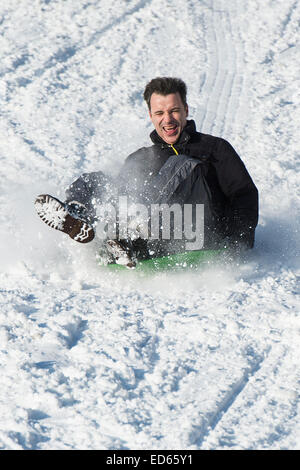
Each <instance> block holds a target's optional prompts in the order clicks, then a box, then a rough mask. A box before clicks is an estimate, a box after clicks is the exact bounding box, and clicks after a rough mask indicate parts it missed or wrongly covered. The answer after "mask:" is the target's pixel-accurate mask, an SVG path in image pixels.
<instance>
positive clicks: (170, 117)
mask: <svg viewBox="0 0 300 470" xmlns="http://www.w3.org/2000/svg"><path fill="white" fill-rule="evenodd" d="M172 121H173V115H172V113H166V114H165V122H166V123H168V122H172Z"/></svg>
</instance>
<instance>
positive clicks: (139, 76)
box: [0, 0, 300, 449]
mask: <svg viewBox="0 0 300 470" xmlns="http://www.w3.org/2000/svg"><path fill="white" fill-rule="evenodd" d="M299 21H300V4H299V2H298V1H297V0H273V1H268V0H265V1H259V0H227V1H225V0H205V1H204V0H203V1H202V0H176V1H171V0H163V1H160V0H128V1H120V0H89V1H83V0H64V1H63V0H34V1H32V0H22V2H20V1H19V0H9V1H8V2H1V5H0V51H1V61H0V77H1V80H0V99H1V108H0V133H1V139H0V159H1V165H0V172H1V180H0V181H1V188H0V200H1V212H0V221H1V224H0V240H1V244H0V246H1V258H0V260H1V268H0V278H1V290H0V301H1V309H0V367H1V373H0V380H1V386H0V448H3V449H176V448H177V449H299V448H300V424H299V417H300V409H299V404H300V396H299V379H300V366H299V347H300V341H299V335H300V316H299V297H298V294H299V251H300V250H299V208H300V202H299V201H300V199H299V172H298V170H299V156H300V146H299V122H300V106H299V105H300V99H299V98H300V92H299V85H300V82H299V69H300V39H299V24H300V23H299ZM157 75H170V76H179V77H181V78H182V79H184V80H185V81H186V83H187V85H188V98H189V100H188V101H189V105H190V116H191V117H192V118H194V119H195V120H196V122H197V126H198V129H199V130H202V131H203V132H206V133H212V134H215V135H219V136H221V137H224V138H225V139H227V140H229V141H230V142H231V143H232V145H233V146H234V147H235V148H236V150H237V151H238V153H239V154H240V155H241V157H242V159H243V160H244V162H245V163H246V166H247V168H248V169H249V171H250V173H251V175H252V177H253V179H254V181H255V183H256V185H257V186H258V189H259V192H260V208H261V215H260V222H259V227H258V229H257V241H256V247H255V249H254V250H253V252H251V253H250V254H249V255H247V257H246V258H245V259H244V260H242V261H241V262H240V263H233V262H232V263H231V264H230V263H228V264H226V265H219V266H212V267H209V268H206V269H203V270H200V271H198V272H190V273H174V274H160V275H156V276H153V277H151V278H141V277H140V276H137V274H135V273H132V272H130V273H126V275H123V274H122V275H121V274H116V273H111V274H110V275H108V274H107V273H106V272H103V271H101V270H100V269H99V268H98V267H97V265H96V262H95V252H96V251H97V241H93V242H92V243H91V244H89V245H87V246H78V245H77V244H76V243H75V242H73V241H72V240H71V239H69V238H68V237H66V236H64V235H62V234H61V233H58V232H55V231H52V230H50V229H49V228H48V227H47V226H46V225H43V224H42V223H41V221H40V220H39V219H38V218H37V216H36V214H35V213H34V209H33V204H32V203H33V200H34V198H35V196H36V195H37V194H40V193H44V192H49V193H51V194H53V195H56V196H59V197H63V194H64V188H65V187H66V186H67V185H68V184H69V183H70V182H71V181H73V180H74V179H75V178H77V177H78V176H79V175H80V174H81V173H82V172H85V171H94V170H98V169H103V170H105V171H108V172H111V173H114V172H115V171H116V170H118V169H119V167H120V165H121V163H122V162H123V160H124V159H125V157H126V156H127V155H128V154H129V153H130V152H132V151H134V150H136V149H137V148H139V147H141V146H143V145H148V143H149V138H148V135H149V132H150V130H151V125H150V123H149V120H148V118H147V110H146V107H145V105H144V103H143V101H142V92H143V89H144V86H145V84H146V82H147V81H148V80H150V79H151V78H153V77H154V76H157Z"/></svg>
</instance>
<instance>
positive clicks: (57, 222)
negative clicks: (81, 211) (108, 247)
mask: <svg viewBox="0 0 300 470" xmlns="http://www.w3.org/2000/svg"><path fill="white" fill-rule="evenodd" d="M34 205H35V209H36V211H37V213H38V215H39V216H40V218H41V219H42V221H43V222H45V223H46V224H47V225H49V227H52V228H54V229H55V230H60V231H61V232H64V233H67V234H68V235H69V236H70V237H71V238H72V239H73V240H75V241H76V242H79V243H88V242H90V241H92V240H93V238H94V236H95V232H94V229H93V227H92V225H91V224H90V223H88V222H87V221H86V220H83V219H81V218H79V217H78V215H76V211H75V210H72V208H70V207H69V206H68V204H66V203H64V202H61V201H59V200H58V199H56V198H55V197H53V196H50V195H49V194H41V195H40V196H38V197H37V198H36V200H35V203H34ZM76 205H77V206H81V207H84V206H82V204H80V203H76V204H75V206H76Z"/></svg>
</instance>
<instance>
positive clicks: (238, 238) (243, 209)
mask: <svg viewBox="0 0 300 470" xmlns="http://www.w3.org/2000/svg"><path fill="white" fill-rule="evenodd" d="M213 162H214V166H215V169H216V173H217V178H218V181H219V185H220V187H221V189H222V191H223V193H224V194H225V196H226V198H227V201H228V202H227V220H228V227H227V237H228V240H229V244H230V246H232V247H238V248H239V247H246V248H252V247H253V245H254V235H255V228H256V226H257V223H258V190H257V188H256V186H255V184H254V183H253V181H252V178H251V177H250V175H249V173H248V171H247V169H246V167H245V165H244V163H243V162H242V160H241V159H240V157H239V156H238V154H237V153H236V151H235V150H234V148H233V147H232V146H231V145H230V144H229V142H227V141H226V140H224V139H219V142H218V144H217V146H216V148H215V150H214V152H213Z"/></svg>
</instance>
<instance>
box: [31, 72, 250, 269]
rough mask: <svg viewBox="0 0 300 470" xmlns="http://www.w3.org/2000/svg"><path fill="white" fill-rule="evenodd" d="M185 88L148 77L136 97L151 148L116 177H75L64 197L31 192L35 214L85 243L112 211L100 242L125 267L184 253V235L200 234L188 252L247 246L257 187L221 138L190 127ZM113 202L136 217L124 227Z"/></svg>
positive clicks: (137, 155)
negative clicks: (143, 107) (142, 105)
mask: <svg viewBox="0 0 300 470" xmlns="http://www.w3.org/2000/svg"><path fill="white" fill-rule="evenodd" d="M186 92H187V90H186V85H185V83H184V82H183V81H182V80H181V79H178V78H171V77H158V78H155V79H153V80H151V81H150V82H149V83H148V84H147V85H146V88H145V91H144V99H145V101H146V103H147V106H148V110H149V116H150V119H151V121H152V123H153V125H154V128H155V129H154V130H153V131H152V132H151V134H150V138H151V141H152V145H151V146H149V147H142V148H140V149H138V150H137V151H136V152H134V153H132V154H131V155H129V156H128V157H127V159H126V160H125V163H124V165H123V166H122V167H121V170H120V172H119V174H118V177H117V178H110V177H109V176H108V175H105V174H104V173H103V172H101V171H96V172H93V173H85V174H83V175H81V176H80V177H79V178H78V179H77V180H76V181H74V183H72V184H71V185H70V186H69V187H68V188H67V190H66V199H65V201H64V202H62V201H59V200H58V199H57V198H55V197H53V196H50V195H47V194H46V195H45V194H44V195H40V196H38V197H37V199H36V201H35V207H36V210H37V213H38V215H39V216H40V217H41V219H42V220H43V221H44V222H45V223H47V224H48V225H49V226H50V227H52V228H54V229H56V230H60V231H62V232H65V233H67V234H68V235H69V236H70V237H71V238H72V239H73V240H75V241H77V242H80V243H88V242H90V241H92V240H93V238H94V236H95V231H97V234H98V230H99V224H100V225H101V226H102V227H103V226H104V225H105V222H107V223H109V221H110V220H111V216H113V218H114V219H115V220H114V222H112V226H114V230H108V231H107V232H106V233H107V237H106V240H105V247H106V249H107V251H108V252H109V253H110V256H111V257H112V260H113V261H114V262H116V263H120V264H125V265H127V266H128V267H134V266H135V262H136V260H138V259H147V258H151V257H157V256H162V255H166V254H172V253H176V252H180V251H184V249H185V247H186V241H187V238H189V237H191V235H193V236H194V238H195V239H196V240H197V238H198V241H199V240H200V239H201V246H198V245H199V243H198V245H197V244H196V245H197V246H196V248H195V249H199V247H200V248H201V249H214V248H224V247H227V248H229V249H232V250H234V251H239V250H244V249H248V248H252V247H253V245H254V235H255V228H256V226H257V222H258V191H257V188H256V186H255V185H254V183H253V181H252V179H251V177H250V175H249V173H248V171H247V170H246V168H245V165H244V164H243V162H242V161H241V159H240V157H239V156H238V154H237V153H236V151H235V150H234V149H233V147H232V146H231V145H230V144H229V143H228V142H227V141H225V140H224V139H222V138H219V137H214V136H211V135H207V134H203V133H201V132H197V130H196V125H195V122H194V121H193V120H188V119H187V118H188V105H187V100H186ZM125 198H126V200H125ZM120 201H121V203H122V204H124V203H125V202H126V207H132V206H134V207H135V208H137V207H138V208H139V209H140V213H139V214H138V211H137V215H136V216H134V214H133V212H131V218H130V217H129V219H131V220H129V222H128V219H127V218H126V223H127V222H128V226H126V227H125V229H124V226H122V223H123V224H124V220H125V219H124V214H123V219H122V220H121V216H120V212H121V210H120V207H119V206H120ZM99 207H102V209H103V207H105V208H106V209H107V208H108V207H110V208H111V209H112V210H111V211H110V212H111V214H109V210H102V211H101V210H100V212H99ZM143 208H145V210H143ZM157 208H158V209H161V208H165V209H166V208H169V209H170V208H171V210H169V211H167V212H168V216H170V217H169V219H170V220H169V221H168V231H167V232H168V233H167V235H166V232H165V231H164V226H163V225H164V224H162V221H164V222H166V218H165V219H164V218H163V214H162V211H157ZM141 213H142V217H141ZM154 214H155V216H156V217H154ZM180 214H181V218H180ZM106 216H107V217H108V219H107V220H105V217H106ZM185 216H186V217H185ZM145 219H146V220H145ZM200 221H202V223H200ZM103 224H104V225H103ZM154 226H155V233H154V230H153V227H154ZM147 230H148V232H147ZM199 231H201V234H200V233H199ZM187 234H188V235H187ZM191 246H192V245H190V248H189V249H191Z"/></svg>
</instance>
